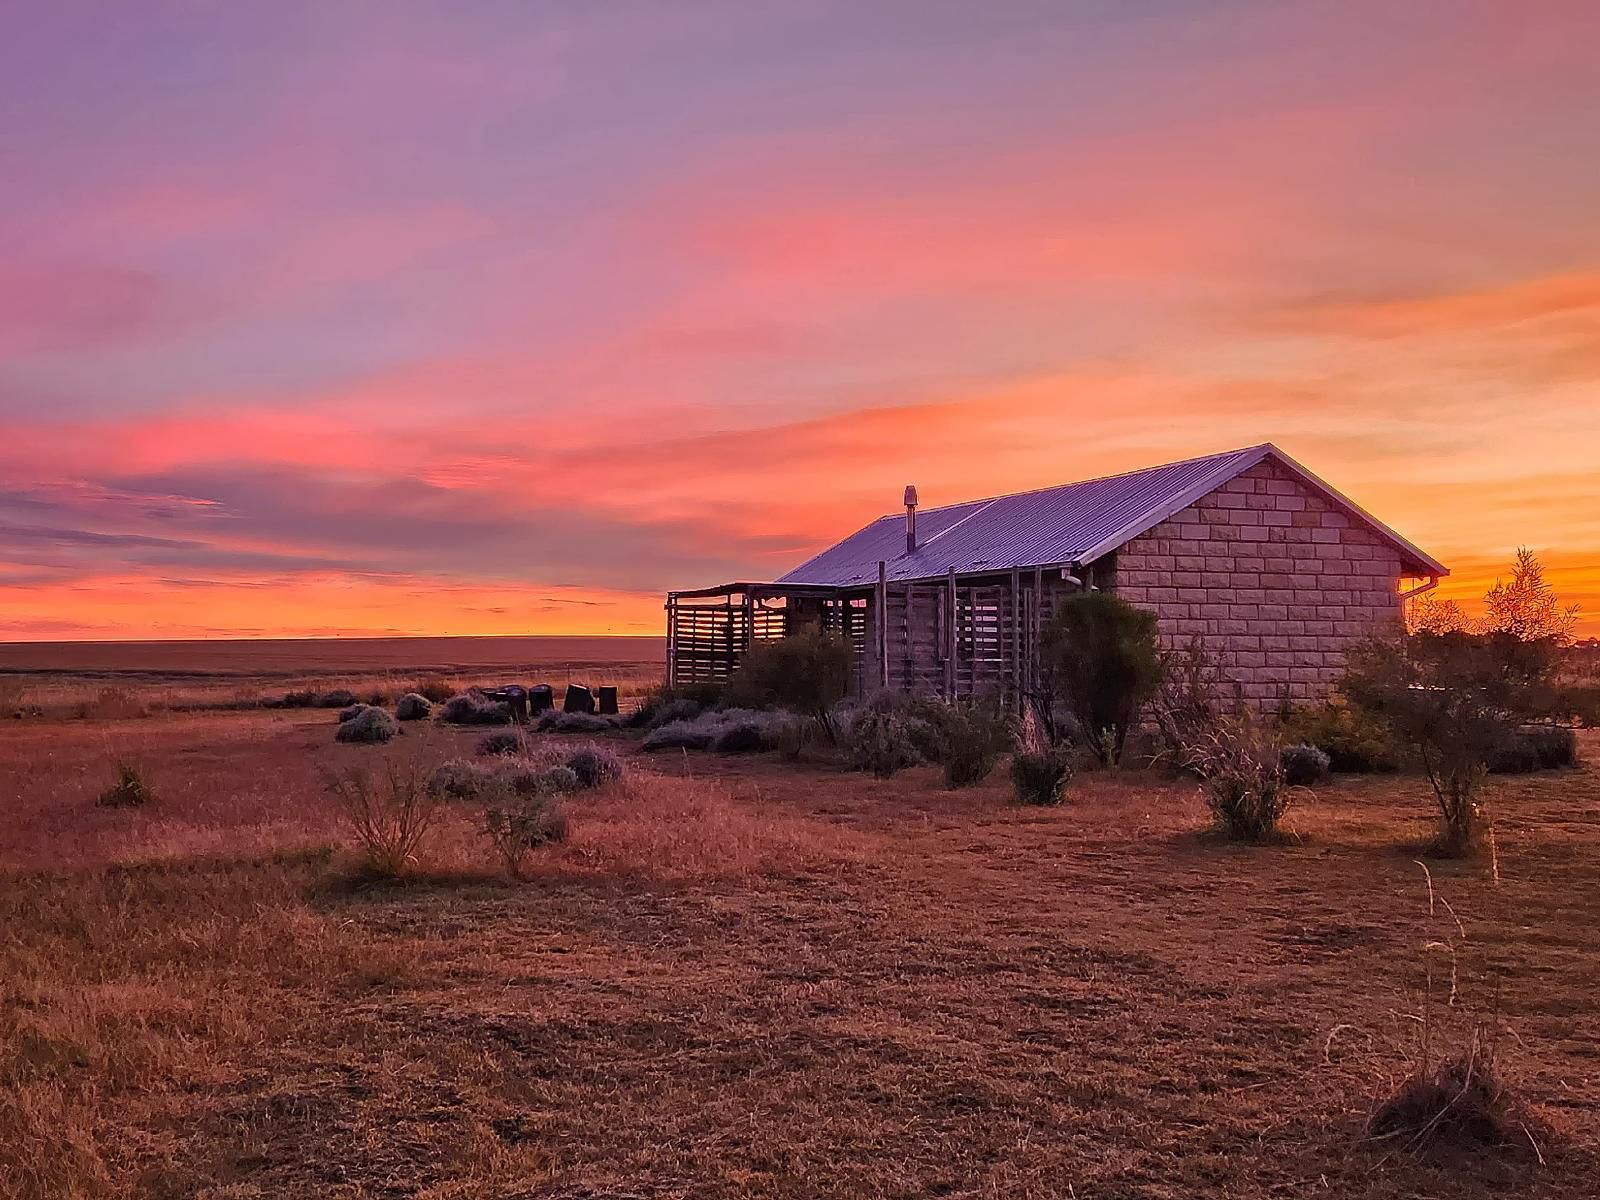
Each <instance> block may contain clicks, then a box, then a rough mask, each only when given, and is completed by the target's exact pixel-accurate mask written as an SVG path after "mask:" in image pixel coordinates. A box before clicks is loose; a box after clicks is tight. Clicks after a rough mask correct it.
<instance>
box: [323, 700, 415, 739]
mask: <svg viewBox="0 0 1600 1200" xmlns="http://www.w3.org/2000/svg"><path fill="white" fill-rule="evenodd" d="M399 732H400V723H399V722H398V721H396V720H395V719H394V717H392V716H390V715H389V713H387V712H385V711H384V710H383V709H381V708H373V707H372V706H371V705H361V706H358V711H356V712H354V713H352V714H351V715H350V718H349V720H346V719H345V718H344V716H343V715H342V714H341V716H340V717H339V731H338V732H337V733H336V734H334V737H335V738H336V739H337V740H338V741H341V742H357V743H374V744H381V743H383V742H387V741H388V740H389V739H390V738H392V737H394V736H395V735H396V734H397V733H399Z"/></svg>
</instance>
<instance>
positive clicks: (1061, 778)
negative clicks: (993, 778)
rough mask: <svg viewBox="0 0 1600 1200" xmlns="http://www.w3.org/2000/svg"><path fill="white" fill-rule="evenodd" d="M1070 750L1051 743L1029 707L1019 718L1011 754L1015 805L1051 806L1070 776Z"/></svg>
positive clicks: (1055, 802) (1058, 802)
mask: <svg viewBox="0 0 1600 1200" xmlns="http://www.w3.org/2000/svg"><path fill="white" fill-rule="evenodd" d="M1072 767H1073V762H1072V752H1071V750H1070V749H1068V748H1067V747H1066V746H1060V745H1052V744H1051V742H1050V740H1049V738H1048V736H1047V735H1046V733H1045V729H1044V725H1043V724H1042V723H1041V722H1040V721H1039V720H1038V718H1037V717H1036V716H1035V715H1034V713H1033V711H1032V710H1031V709H1030V710H1029V711H1028V713H1027V714H1026V715H1025V716H1024V717H1023V720H1022V728H1021V730H1020V731H1019V733H1018V737H1017V749H1016V753H1014V754H1013V755H1012V756H1011V786H1012V788H1013V789H1014V792H1015V795H1016V800H1017V803H1018V804H1027V805H1036V806H1037V805H1044V806H1049V805H1054V804H1060V803H1061V794H1062V792H1063V791H1064V790H1065V789H1066V786H1067V783H1068V781H1069V780H1070V779H1071V778H1072Z"/></svg>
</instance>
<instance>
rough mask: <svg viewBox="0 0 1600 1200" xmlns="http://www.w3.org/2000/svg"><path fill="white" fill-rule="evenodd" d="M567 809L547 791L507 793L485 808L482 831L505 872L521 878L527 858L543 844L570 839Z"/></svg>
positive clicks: (526, 864)
mask: <svg viewBox="0 0 1600 1200" xmlns="http://www.w3.org/2000/svg"><path fill="white" fill-rule="evenodd" d="M568 829H569V825H568V821H567V814H566V811H565V810H564V809H563V808H562V807H561V805H560V804H559V803H557V802H556V800H555V798H554V796H553V795H552V794H548V793H542V792H537V791H536V792H533V793H532V794H526V795H516V794H511V793H508V794H507V795H506V797H504V798H503V799H502V800H501V801H500V802H499V803H495V804H491V805H489V806H488V807H487V808H485V809H484V813H483V833H484V836H485V837H487V838H488V839H489V842H490V844H491V845H493V846H494V848H495V850H496V851H497V852H498V853H499V855H500V858H501V861H502V862H504V863H505V868H506V873H507V874H508V875H510V876H511V877H512V878H514V879H521V878H523V877H524V876H525V874H526V873H527V867H528V859H529V857H530V856H531V855H532V853H533V852H534V851H535V850H537V849H539V848H540V847H541V846H548V845H551V844H553V843H555V842H564V841H566V840H567V833H568Z"/></svg>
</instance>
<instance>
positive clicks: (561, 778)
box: [494, 763, 583, 796]
mask: <svg viewBox="0 0 1600 1200" xmlns="http://www.w3.org/2000/svg"><path fill="white" fill-rule="evenodd" d="M494 778H495V780H496V781H498V782H502V783H504V784H506V785H507V786H508V787H510V789H511V790H512V791H514V792H516V793H517V794H518V795H521V796H559V795H565V794H567V793H568V792H576V791H579V790H581V789H582V787H583V782H582V781H581V780H580V779H579V778H578V773H577V772H576V771H574V770H573V769H572V768H571V767H540V766H535V765H532V764H524V763H511V764H508V765H507V766H504V767H501V768H500V769H499V770H497V771H496V772H495V773H494Z"/></svg>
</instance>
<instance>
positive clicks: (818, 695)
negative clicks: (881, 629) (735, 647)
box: [728, 629, 855, 741]
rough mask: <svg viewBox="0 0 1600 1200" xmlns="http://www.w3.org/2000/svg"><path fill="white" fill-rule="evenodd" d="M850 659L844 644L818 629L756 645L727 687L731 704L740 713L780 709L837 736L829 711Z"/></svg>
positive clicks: (840, 694)
mask: <svg viewBox="0 0 1600 1200" xmlns="http://www.w3.org/2000/svg"><path fill="white" fill-rule="evenodd" d="M854 666H855V655H854V652H853V651H852V650H851V649H850V643H849V642H847V641H845V639H844V638H842V637H840V636H838V635H837V634H833V633H826V632H824V631H823V630H821V629H807V630H804V631H803V632H800V633H794V634H790V635H789V636H788V637H784V638H779V639H777V640H776V641H772V642H757V643H756V644H755V645H754V646H752V647H751V648H750V650H749V651H748V652H747V653H746V654H745V656H744V661H742V662H741V663H740V664H739V669H738V670H737V671H736V672H735V673H734V676H733V679H732V680H731V681H730V682H729V684H728V699H729V701H730V702H731V703H733V704H735V705H738V706H741V707H746V708H786V709H788V710H789V711H791V712H797V713H801V714H802V715H804V716H807V717H810V718H812V719H813V720H815V721H816V722H817V724H818V725H819V726H820V727H821V728H822V730H823V732H824V733H825V734H826V735H827V736H828V739H829V740H830V741H832V740H834V739H835V738H836V737H837V730H836V729H835V728H834V725H833V710H834V708H835V707H836V706H837V705H838V704H839V702H840V701H841V700H843V699H844V697H845V693H846V692H848V691H849V688H850V674H851V671H852V670H853V669H854Z"/></svg>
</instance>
